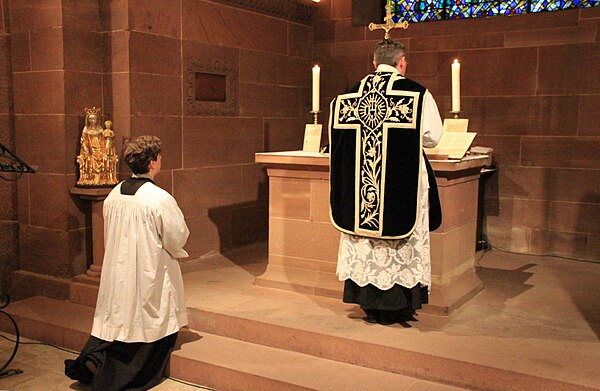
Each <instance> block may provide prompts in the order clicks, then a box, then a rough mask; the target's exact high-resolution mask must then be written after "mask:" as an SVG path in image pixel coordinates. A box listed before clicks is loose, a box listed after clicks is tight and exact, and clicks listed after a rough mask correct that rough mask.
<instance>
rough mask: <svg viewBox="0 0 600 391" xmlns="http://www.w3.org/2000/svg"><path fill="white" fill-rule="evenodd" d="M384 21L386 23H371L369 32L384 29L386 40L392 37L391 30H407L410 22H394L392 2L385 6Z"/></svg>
mask: <svg viewBox="0 0 600 391" xmlns="http://www.w3.org/2000/svg"><path fill="white" fill-rule="evenodd" d="M383 21H384V22H385V23H383V24H381V23H379V24H376V23H369V31H373V30H378V29H382V30H384V31H385V36H384V39H388V38H389V37H390V30H391V29H393V28H403V29H405V30H406V29H407V28H408V22H407V21H406V20H405V21H404V22H402V23H394V22H392V4H391V3H390V2H388V4H387V5H386V6H385V17H384V18H383Z"/></svg>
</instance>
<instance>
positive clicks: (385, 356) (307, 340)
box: [0, 288, 592, 391]
mask: <svg viewBox="0 0 600 391" xmlns="http://www.w3.org/2000/svg"><path fill="white" fill-rule="evenodd" d="M262 289H264V288H262ZM282 295H283V294H282ZM287 295H288V296H289V295H290V294H287ZM283 296H285V295H283ZM291 298H292V297H291V296H290V297H287V299H291ZM240 300H241V299H240ZM312 300H319V304H320V305H321V306H325V305H331V306H332V307H331V308H333V306H335V305H343V304H339V303H338V301H335V300H333V301H331V303H329V302H327V303H325V302H323V301H322V300H331V299H323V298H319V299H317V298H314V299H312ZM252 301H257V299H256V298H254V299H253V300H252ZM211 302H212V301H211ZM336 303H337V304H336ZM188 305H189V303H188ZM258 305H259V306H261V305H262V306H265V305H269V306H275V305H279V304H277V303H276V301H275V300H274V299H273V298H270V301H269V302H268V304H266V303H259V304H258ZM241 307H243V308H245V312H239V311H238V312H236V313H232V312H231V311H228V310H226V309H224V310H216V309H210V308H209V307H205V308H199V306H198V305H196V306H195V307H188V315H189V319H190V325H189V326H190V330H188V331H186V332H182V338H181V341H182V342H183V345H182V347H181V349H179V350H177V351H176V352H174V355H173V359H172V362H171V365H170V369H171V376H173V377H175V378H180V379H182V380H185V381H189V382H192V383H199V384H203V385H209V386H211V387H214V388H216V389H219V390H229V389H244V390H249V389H266V390H269V389H276V390H285V389H289V390H300V389H347V388H311V387H316V386H315V383H311V382H308V383H306V382H305V383H302V382H301V381H300V380H299V379H300V378H303V377H308V378H310V377H311V376H314V377H315V378H317V379H319V382H321V384H323V387H325V386H327V385H328V384H329V383H328V381H327V376H325V377H324V378H319V376H321V375H318V374H320V373H327V371H328V370H330V371H334V369H331V368H335V371H338V370H339V371H340V372H339V373H343V372H344V371H349V372H356V373H357V376H359V377H358V378H357V379H370V377H379V376H381V377H382V378H384V379H389V381H390V382H391V383H389V384H396V383H394V382H396V381H398V382H400V380H402V379H404V378H412V379H413V381H416V380H415V379H421V380H419V381H427V382H434V383H445V384H452V385H454V386H457V387H464V388H468V389H474V390H515V391H516V390H519V391H521V390H523V391H527V390H536V391H537V390H557V391H561V390H592V388H587V387H584V386H581V385H576V384H572V383H568V382H563V381H560V380H557V379H549V378H542V377H538V376H533V375H528V374H525V373H520V372H517V371H514V370H506V369H501V368H496V367H493V366H490V365H481V364H477V363H473V362H468V361H467V360H460V359H452V358H448V357H443V356H441V355H439V356H437V355H433V354H426V353H422V352H418V351H413V350H410V349H408V348H400V347H398V346H393V345H394V344H393V343H392V342H393V341H391V340H387V339H386V338H389V337H386V338H380V339H376V340H375V341H376V342H372V341H373V340H371V342H367V341H364V340H361V338H357V335H352V334H350V335H349V334H348V333H347V331H348V330H346V332H344V330H341V329H338V330H331V331H330V332H326V331H324V330H323V328H322V327H321V328H320V329H315V328H313V329H311V328H310V327H309V326H310V324H311V322H303V321H302V317H298V318H297V319H296V321H295V323H290V320H289V319H288V317H280V318H279V319H280V321H279V322H277V321H275V320H274V319H273V317H271V318H270V319H265V320H261V319H258V318H257V317H256V314H257V313H260V311H256V308H254V311H252V309H253V308H252V305H251V304H248V303H245V302H244V305H242V306H241ZM331 308H329V309H328V311H329V310H331ZM5 310H6V311H7V312H9V313H10V314H11V315H13V317H14V318H15V320H16V321H17V324H18V325H19V328H20V331H21V334H22V335H23V336H26V337H28V338H32V339H35V340H39V341H43V342H47V343H52V344H56V345H59V346H63V347H66V348H69V349H73V350H80V349H81V348H82V347H83V345H84V344H85V341H86V340H87V338H88V337H89V331H90V329H91V325H92V318H93V312H94V310H93V308H92V307H89V306H84V305H80V304H74V303H71V302H68V301H60V300H55V299H50V298H46V297H42V296H36V297H32V298H28V299H25V300H21V301H17V302H14V303H12V304H11V305H10V307H8V308H6V309H5ZM275 311H276V309H275V308H274V307H273V308H270V309H269V311H266V312H263V314H268V313H272V312H275ZM228 312H229V313H228ZM334 315H335V316H334V318H335V319H338V318H339V314H334ZM282 319H283V320H285V322H284V321H281V320H282ZM267 320H268V321H267ZM314 320H315V319H313V321H314ZM317 320H320V318H317ZM345 323H353V322H352V321H351V320H349V322H345ZM307 324H308V325H309V326H307ZM331 325H334V326H335V324H334V323H331ZM369 326H373V328H371V329H369V330H371V332H372V333H374V334H377V333H378V332H380V333H381V332H382V331H383V330H389V329H388V328H383V327H381V326H379V325H369ZM369 326H367V327H369ZM0 328H1V329H2V330H4V331H8V332H12V328H11V325H10V324H9V322H8V320H7V319H0ZM397 331H402V330H401V329H397ZM336 332H337V333H338V335H335V333H336ZM381 335H385V334H381ZM391 335H393V336H394V338H405V337H406V336H407V335H408V334H405V333H398V332H395V333H393V334H391ZM359 336H364V330H361V334H360V335H359ZM263 357H266V358H267V359H266V361H263ZM259 363H260V364H259ZM300 364H302V365H300ZM303 365H306V366H303ZM271 367H273V368H277V369H272V368H271ZM313 367H314V368H319V369H318V371H317V370H316V369H315V371H316V372H315V373H314V375H311V370H310V368H313ZM326 368H330V369H326ZM273 373H277V374H278V375H277V376H275V375H274V374H273ZM336 373H338V372H336ZM383 374H386V375H385V376H383ZM336 376H337V375H336ZM396 376H397V377H396ZM339 377H342V378H345V377H347V375H339ZM356 381H358V380H356ZM356 384H366V383H356ZM386 384H387V383H386ZM398 384H406V382H404V380H402V382H400V383H398ZM239 385H242V386H241V388H236V387H238V386H239ZM444 387H445V386H444ZM448 387H450V386H448ZM358 388H360V389H365V388H363V387H358ZM368 389H370V388H368ZM373 389H385V388H373ZM393 389H400V390H402V389H403V388H393ZM421 389H428V388H421Z"/></svg>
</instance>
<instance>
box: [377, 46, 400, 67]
mask: <svg viewBox="0 0 600 391" xmlns="http://www.w3.org/2000/svg"><path fill="white" fill-rule="evenodd" d="M402 56H404V44H403V43H402V42H397V41H394V40H392V39H384V40H383V41H379V42H377V46H375V53H374V55H373V61H374V62H375V65H380V64H387V65H391V66H393V67H396V66H398V63H399V62H400V59H401V58H402Z"/></svg>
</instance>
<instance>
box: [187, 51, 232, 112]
mask: <svg viewBox="0 0 600 391" xmlns="http://www.w3.org/2000/svg"><path fill="white" fill-rule="evenodd" d="M238 91H239V64H238V60H237V59H231V60H220V59H215V58H188V59H187V68H186V95H187V97H186V102H187V113H188V114H190V115H222V116H234V115H238V112H239V109H238V95H239V92H238Z"/></svg>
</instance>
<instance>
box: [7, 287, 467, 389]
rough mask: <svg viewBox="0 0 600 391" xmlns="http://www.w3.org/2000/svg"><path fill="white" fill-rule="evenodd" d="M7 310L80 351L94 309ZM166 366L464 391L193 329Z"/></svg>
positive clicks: (34, 330) (222, 380)
mask: <svg viewBox="0 0 600 391" xmlns="http://www.w3.org/2000/svg"><path fill="white" fill-rule="evenodd" d="M6 310H7V312H8V313H9V314H10V315H11V316H12V317H13V318H14V320H15V321H16V323H17V325H18V327H19V331H20V334H21V336H26V337H27V338H31V339H34V340H38V341H42V342H45V343H49V344H53V345H58V346H62V347H65V348H67V349H72V350H76V351H79V350H81V348H82V347H83V345H84V344H85V342H86V340H87V338H88V337H89V330H90V329H91V323H92V317H93V313H94V309H93V308H91V307H89V306H84V305H80V304H74V303H70V302H67V301H61V300H55V299H50V298H47V297H43V296H36V297H31V298H28V299H24V300H21V301H18V302H14V303H12V304H11V306H10V308H7V309H6ZM0 330H2V331H5V332H9V333H14V329H13V327H12V324H11V323H10V322H9V320H8V319H7V318H6V317H2V319H0ZM265 332H266V333H270V332H272V331H271V330H268V328H267V330H265ZM17 354H18V352H17ZM168 370H169V375H170V376H171V377H174V378H176V379H181V380H184V381H186V382H190V383H195V384H200V385H204V386H209V387H212V388H215V389H217V390H220V391H229V390H232V391H235V390H244V391H247V390H278V391H280V390H281V391H286V390H289V391H300V390H344V389H355V388H356V387H359V388H361V389H373V390H375V389H376V390H440V391H442V390H448V391H451V390H456V391H459V390H461V388H456V387H452V386H447V385H439V384H436V383H433V382H429V381H425V380H419V379H414V378H411V377H408V376H403V375H398V374H394V373H387V372H385V371H379V370H374V369H369V368H364V367H360V366H356V365H351V364H346V363H342V362H337V361H333V360H327V359H323V358H319V357H315V356H312V355H308V354H302V353H297V352H293V351H286V350H283V349H278V348H273V347H268V346H261V345H258V344H254V343H250V342H244V341H240V340H235V339H231V338H227V337H223V336H219V335H214V334H211V333H207V332H203V331H196V330H192V329H189V328H185V329H183V330H182V331H181V332H180V337H179V338H178V342H177V347H176V349H175V351H174V352H173V354H172V356H171V360H170V363H169V368H168ZM357 385H360V386H357Z"/></svg>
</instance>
